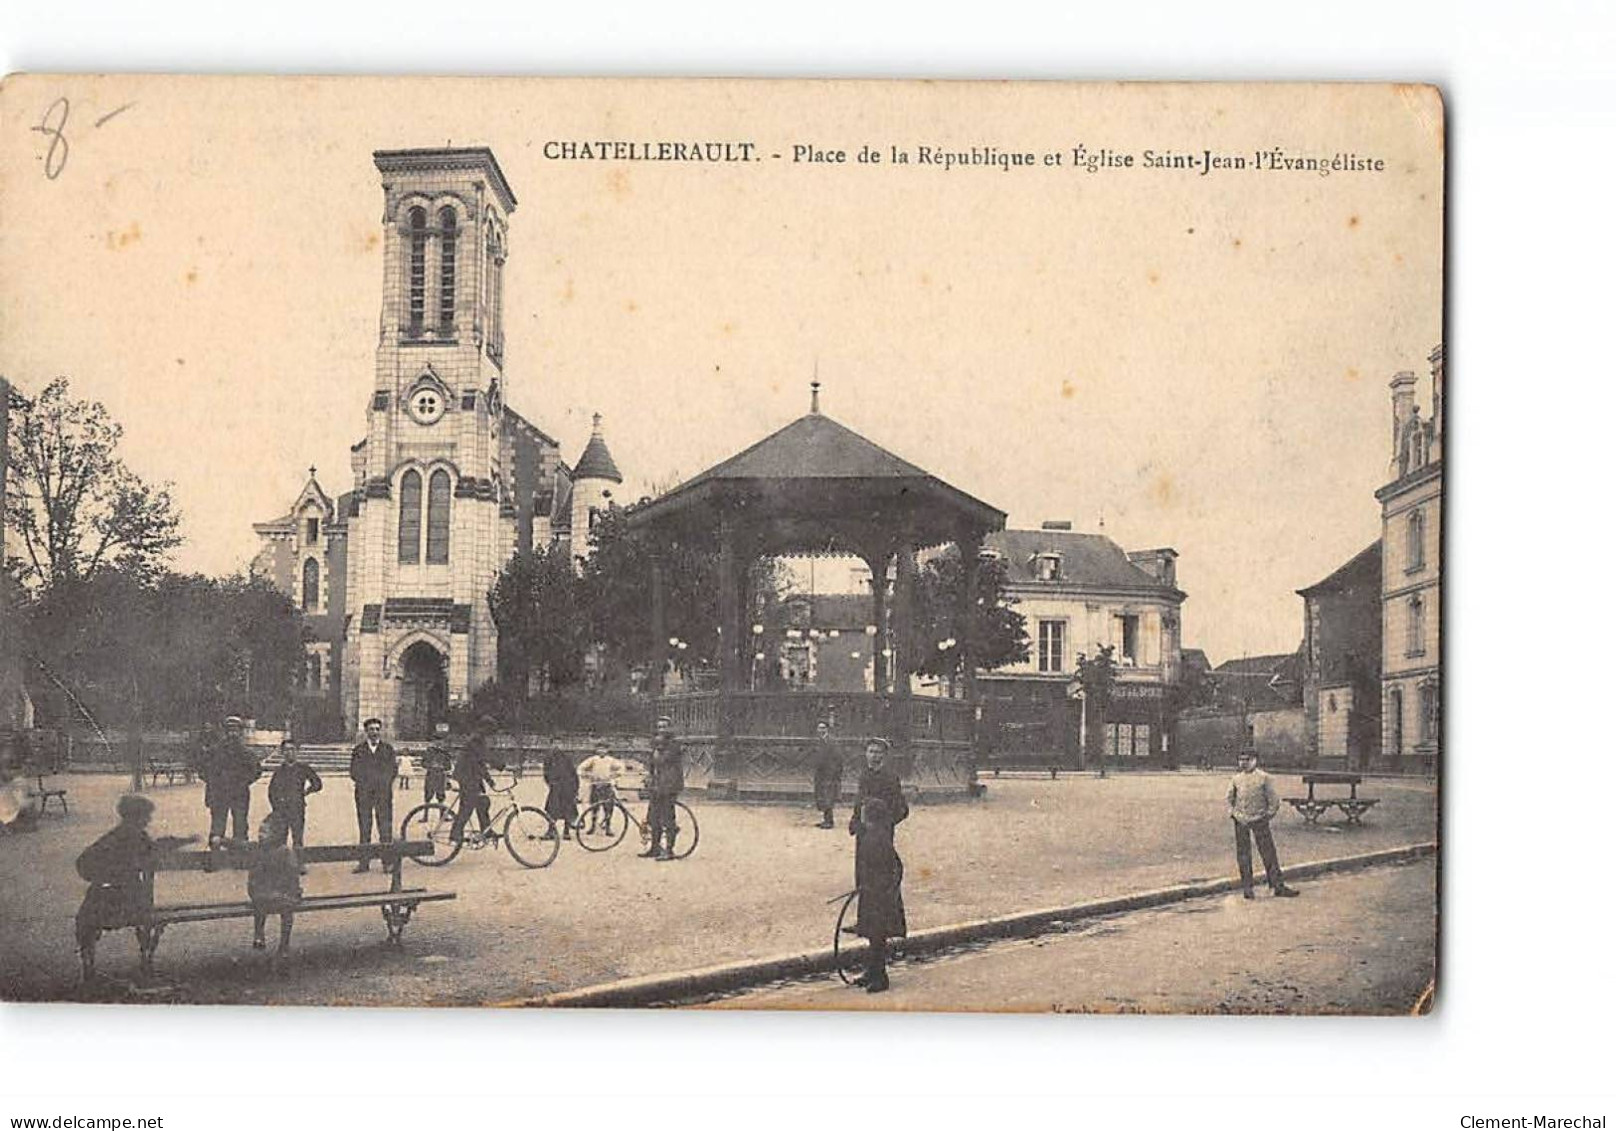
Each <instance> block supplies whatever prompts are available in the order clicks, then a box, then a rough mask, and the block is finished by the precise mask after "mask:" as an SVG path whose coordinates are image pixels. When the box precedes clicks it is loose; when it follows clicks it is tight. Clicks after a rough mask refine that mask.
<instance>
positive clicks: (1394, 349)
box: [0, 75, 1445, 1014]
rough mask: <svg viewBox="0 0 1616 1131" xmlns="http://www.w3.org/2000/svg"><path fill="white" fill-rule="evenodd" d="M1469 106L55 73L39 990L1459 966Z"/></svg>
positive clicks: (969, 87) (1208, 996)
mask: <svg viewBox="0 0 1616 1131" xmlns="http://www.w3.org/2000/svg"><path fill="white" fill-rule="evenodd" d="M1444 113H1445V111H1444V105H1443V101H1442V98H1441V95H1440V94H1439V92H1438V91H1437V90H1436V89H1435V88H1433V87H1429V86H1420V85H1389V84H1388V85H1373V84H1355V85H1354V84H1293V85H1287V84H1167V83H1164V84H1149V83H1133V84H1115V83H1094V84H1078V83H1071V84H1068V83H1054V82H1008V83H986V82H883V81H848V82H830V81H825V82H808V81H766V80H763V81H728V80H723V81H718V80H715V81H689V80H679V81H661V80H597V81H592V80H541V79H512V80H495V79H424V78H411V79H383V78H308V79H304V78H229V77H169V76H116V75H110V76H53V75H21V76H13V77H11V78H9V79H7V80H6V81H5V84H4V87H3V92H0V209H3V212H4V215H5V216H6V218H7V219H6V223H5V225H4V228H3V230H0V327H3V331H0V379H3V386H0V394H3V395H0V403H3V404H4V406H5V412H4V414H3V416H4V420H5V430H4V436H5V448H4V459H3V461H0V463H3V466H4V468H5V522H4V527H3V529H4V542H3V560H4V563H5V570H4V574H3V585H4V588H3V590H0V760H3V764H0V997H4V998H6V999H10V1000H29V1001H119V1002H130V1001H137V1002H153V1003H161V1002H188V1003H207V1002H218V1003H235V1004H243V1003H260V1004H330V1005H339V1004H340V1005H377V1006H417V1005H429V1004H430V1005H447V1004H458V1005H472V1006H475V1005H531V1006H538V1007H562V1006H574V1007H577V1006H594V1007H599V1006H701V1007H707V1008H739V1009H860V1010H864V1009H878V1010H961V1011H1044V1012H1047V1011H1056V1012H1098V1013H1121V1012H1146V1013H1214V1012H1215V1013H1246V1014H1274V1013H1281V1014H1314V1013H1353V1014H1356V1013H1369V1014H1419V1013H1423V1012H1426V1011H1428V1010H1429V1009H1430V1008H1431V1003H1432V1001H1433V997H1434V994H1435V991H1436V984H1437V983H1436V954H1437V930H1436V924H1437V873H1438V866H1439V859H1440V857H1439V852H1440V849H1439V845H1438V843H1437V832H1438V821H1437V815H1438V807H1439V791H1440V785H1441V769H1442V763H1443V759H1442V733H1443V728H1442V718H1441V703H1442V683H1441V678H1442V673H1441V662H1440V661H1441V654H1442V652H1441V643H1442V642H1441V609H1442V602H1441V589H1442V586H1441V582H1442V571H1443V555H1442V548H1443V539H1442V504H1443V472H1442V468H1443V460H1442V452H1443V446H1444V442H1445V437H1444V434H1443V433H1444V423H1443V422H1444V413H1443V381H1444V351H1443V237H1444V228H1443V208H1444Z"/></svg>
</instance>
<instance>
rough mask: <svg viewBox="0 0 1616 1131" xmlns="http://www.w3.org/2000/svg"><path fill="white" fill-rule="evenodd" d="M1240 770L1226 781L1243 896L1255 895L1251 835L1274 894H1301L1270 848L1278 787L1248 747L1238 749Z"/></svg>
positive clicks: (1277, 810) (1255, 753)
mask: <svg viewBox="0 0 1616 1131" xmlns="http://www.w3.org/2000/svg"><path fill="white" fill-rule="evenodd" d="M1239 765H1240V771H1239V773H1237V774H1235V776H1234V780H1233V781H1231V782H1230V783H1229V794H1228V798H1227V800H1228V803H1229V819H1230V820H1232V821H1233V822H1234V858H1235V862H1236V863H1237V864H1239V866H1240V884H1241V887H1242V888H1243V889H1244V891H1245V895H1246V898H1247V899H1255V898H1256V895H1255V894H1254V893H1253V892H1252V890H1251V888H1252V880H1251V839H1252V837H1256V838H1257V851H1258V852H1260V853H1262V861H1263V868H1264V870H1265V871H1267V873H1268V886H1269V887H1270V888H1271V889H1273V892H1274V894H1275V895H1279V896H1295V895H1300V894H1302V893H1301V892H1299V891H1297V890H1296V889H1295V888H1292V887H1287V886H1286V885H1285V876H1284V873H1282V872H1281V871H1280V870H1279V853H1278V852H1276V851H1275V850H1274V834H1273V831H1272V829H1270V827H1269V823H1270V822H1271V821H1272V820H1273V819H1274V816H1275V815H1276V814H1277V813H1278V812H1279V791H1278V790H1277V789H1275V788H1274V782H1273V779H1272V778H1270V777H1269V776H1268V775H1267V774H1265V773H1264V772H1263V771H1261V770H1259V769H1258V768H1257V752H1256V751H1255V750H1252V749H1251V748H1250V747H1247V748H1246V749H1244V750H1242V751H1241V752H1240V760H1239Z"/></svg>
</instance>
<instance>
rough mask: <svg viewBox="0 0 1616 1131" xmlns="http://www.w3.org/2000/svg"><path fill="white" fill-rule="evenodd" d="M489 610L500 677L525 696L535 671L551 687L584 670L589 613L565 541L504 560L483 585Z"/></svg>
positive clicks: (568, 681)
mask: <svg viewBox="0 0 1616 1131" xmlns="http://www.w3.org/2000/svg"><path fill="white" fill-rule="evenodd" d="M488 610H489V612H490V613H491V614H492V615H493V617H494V623H495V624H496V625H497V626H498V627H499V650H500V658H501V661H502V662H501V668H502V671H501V677H502V682H504V683H505V684H507V685H508V686H512V687H515V688H518V689H520V692H521V694H522V695H524V696H525V694H526V688H527V686H528V678H529V676H530V675H531V674H532V673H533V672H534V671H537V672H538V673H539V674H540V676H541V677H542V678H543V680H544V682H545V684H546V685H547V686H550V687H563V686H566V685H567V684H570V683H575V682H577V680H578V678H579V677H580V676H581V675H582V674H583V662H584V653H585V652H586V651H587V650H588V647H589V618H588V615H587V612H586V610H585V608H584V589H583V584H582V582H581V581H580V580H579V578H578V575H577V573H576V571H575V569H574V566H573V562H572V557H571V555H570V553H569V552H568V550H567V548H566V547H565V546H564V545H561V544H556V545H552V546H550V547H548V548H546V549H543V550H526V551H523V552H522V553H519V554H517V555H516V556H515V557H514V558H512V559H511V560H510V561H509V562H507V563H506V565H505V568H504V569H503V570H501V571H500V574H499V577H498V578H497V579H496V580H495V581H494V586H493V588H492V589H490V590H489V591H488Z"/></svg>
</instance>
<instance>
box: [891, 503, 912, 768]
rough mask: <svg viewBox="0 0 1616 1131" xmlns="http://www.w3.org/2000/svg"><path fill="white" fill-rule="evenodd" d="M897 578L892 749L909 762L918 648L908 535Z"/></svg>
mask: <svg viewBox="0 0 1616 1131" xmlns="http://www.w3.org/2000/svg"><path fill="white" fill-rule="evenodd" d="M897 556H898V577H897V584H896V585H894V587H893V590H892V598H893V609H892V715H891V727H892V733H891V735H890V736H889V737H890V738H891V740H892V745H893V748H894V749H896V750H899V751H902V753H903V755H904V759H905V762H906V763H908V762H909V761H910V760H911V759H912V757H913V752H912V751H911V750H910V749H909V739H910V734H909V716H910V710H909V697H910V695H911V694H912V692H913V690H914V689H913V684H912V680H911V679H910V673H911V672H913V671H914V670H915V667H916V663H915V661H916V660H917V659H918V658H919V647H918V644H917V641H916V640H915V587H916V582H917V576H916V574H917V570H916V564H915V543H914V538H913V537H912V536H911V535H910V534H908V533H907V532H905V534H904V535H903V537H902V538H901V539H900V540H899V542H898V555H897Z"/></svg>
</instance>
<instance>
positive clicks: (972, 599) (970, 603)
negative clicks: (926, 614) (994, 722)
mask: <svg viewBox="0 0 1616 1131" xmlns="http://www.w3.org/2000/svg"><path fill="white" fill-rule="evenodd" d="M959 552H960V564H961V566H962V567H963V568H964V571H965V575H964V582H965V583H964V584H963V585H961V586H960V605H961V608H960V610H959V616H958V618H957V621H958V624H959V656H960V691H961V693H962V695H963V697H964V699H965V702H966V703H967V704H968V705H969V706H970V709H971V775H972V780H973V781H974V780H975V775H976V767H977V766H979V765H980V764H981V752H982V751H981V734H982V725H981V724H982V704H981V702H980V701H979V700H978V699H977V697H976V590H977V583H978V579H979V577H980V574H981V566H982V535H981V534H979V533H975V532H973V533H971V534H967V535H966V536H965V537H963V538H961V539H960V540H959Z"/></svg>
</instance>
